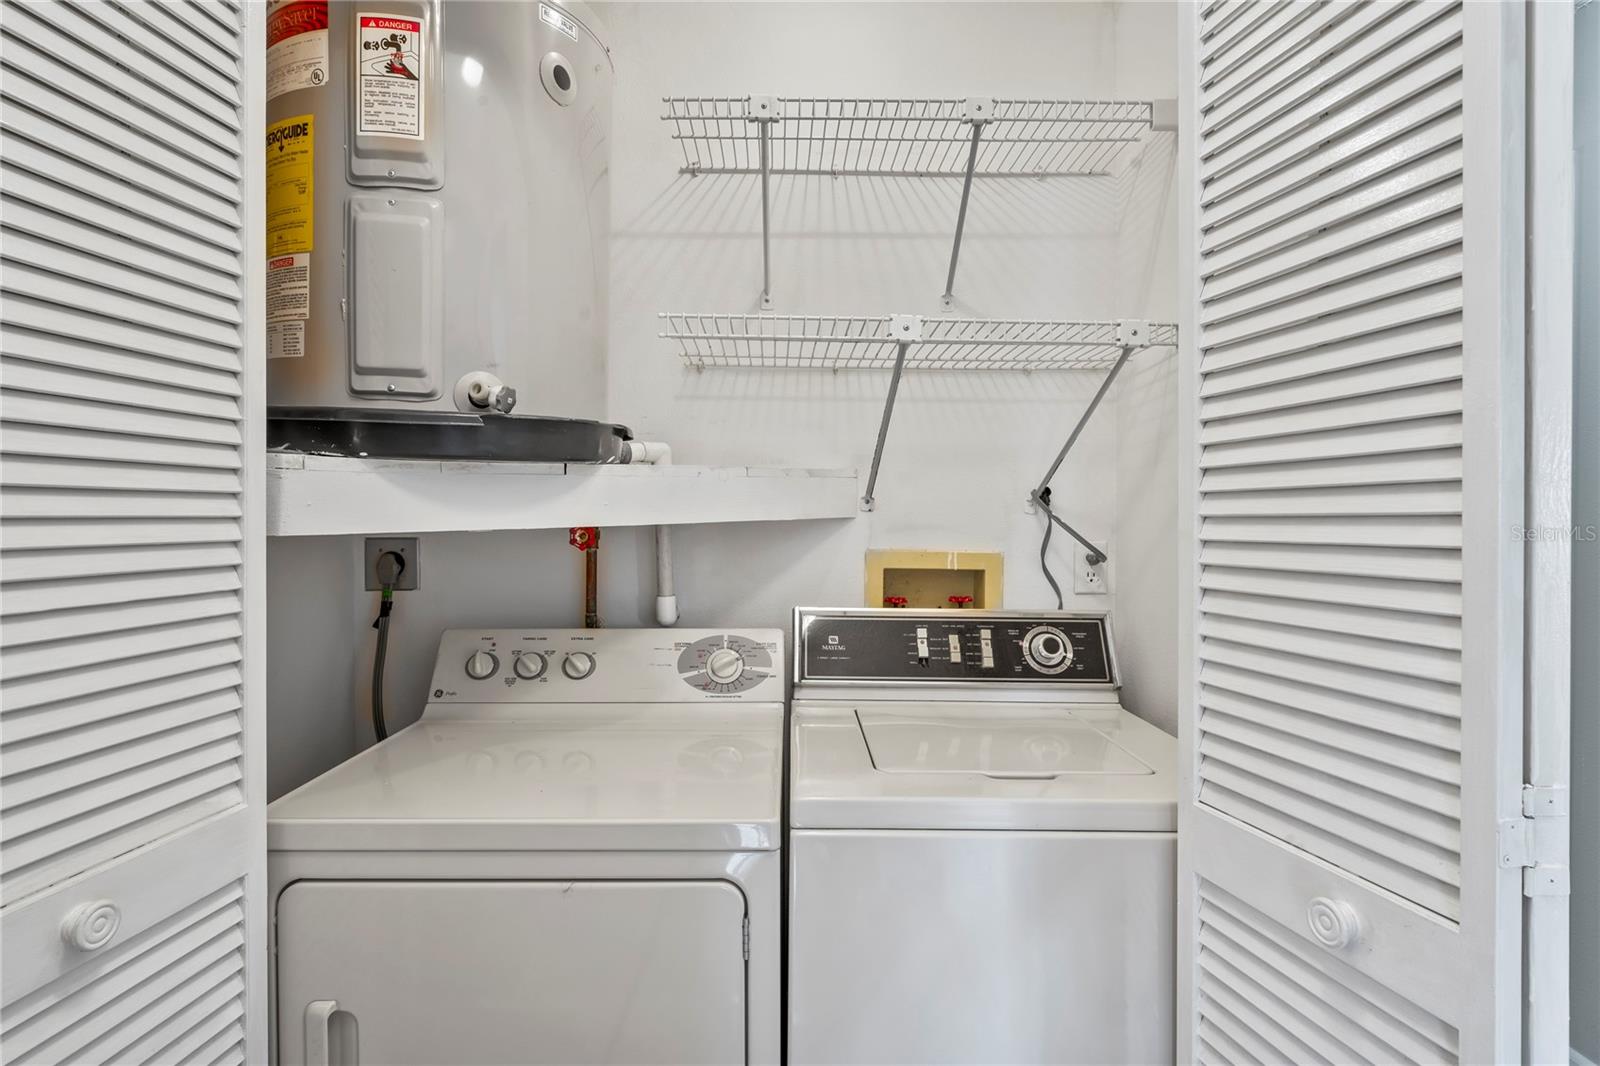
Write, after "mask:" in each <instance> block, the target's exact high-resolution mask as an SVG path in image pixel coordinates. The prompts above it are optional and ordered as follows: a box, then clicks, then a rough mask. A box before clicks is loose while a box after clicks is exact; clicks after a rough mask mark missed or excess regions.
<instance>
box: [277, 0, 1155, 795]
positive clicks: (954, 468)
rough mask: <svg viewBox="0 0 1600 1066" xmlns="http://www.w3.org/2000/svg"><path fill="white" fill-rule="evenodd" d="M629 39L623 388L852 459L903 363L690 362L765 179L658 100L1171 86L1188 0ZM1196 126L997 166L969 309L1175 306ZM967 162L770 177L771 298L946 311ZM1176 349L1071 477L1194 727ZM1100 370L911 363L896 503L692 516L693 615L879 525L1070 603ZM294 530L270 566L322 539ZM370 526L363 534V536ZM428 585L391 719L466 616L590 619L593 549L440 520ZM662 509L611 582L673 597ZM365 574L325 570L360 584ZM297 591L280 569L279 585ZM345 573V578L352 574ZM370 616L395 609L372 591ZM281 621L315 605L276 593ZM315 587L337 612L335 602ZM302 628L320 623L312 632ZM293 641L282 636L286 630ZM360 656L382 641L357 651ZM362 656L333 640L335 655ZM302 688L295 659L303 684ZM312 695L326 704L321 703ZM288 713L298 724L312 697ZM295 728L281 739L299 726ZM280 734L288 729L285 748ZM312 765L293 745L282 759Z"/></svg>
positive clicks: (622, 238) (1144, 677) (1082, 311)
mask: <svg viewBox="0 0 1600 1066" xmlns="http://www.w3.org/2000/svg"><path fill="white" fill-rule="evenodd" d="M599 8H600V10H601V12H602V16H603V18H604V19H605V20H606V22H607V24H608V35H609V41H610V44H611V47H612V52H613V55H614V56H615V60H616V66H617V92H616V105H615V107H616V111H615V135H614V144H613V156H612V195H613V205H612V218H613V226H614V232H613V243H612V270H611V300H610V305H611V321H610V370H609V374H610V381H609V403H610V410H609V411H608V412H607V413H606V415H607V417H609V418H611V419H614V420H617V421H621V422H624V423H626V424H628V425H630V426H631V427H632V428H633V430H634V432H635V434H636V435H638V436H640V437H646V438H663V439H666V440H669V441H670V442H671V443H672V445H673V449H674V456H675V459H676V461H679V462H684V463H708V464H729V463H752V464H764V465H790V466H853V467H857V468H859V469H860V470H861V471H862V473H863V475H865V472H866V469H867V467H868V465H869V464H870V460H871V453H872V445H873V441H874V437H875V433H876V429H877V423H878V418H879V414H880V412H881V408H882V402H883V394H884V389H885V387H886V385H887V374H885V373H869V372H854V373H841V374H838V375H834V374H831V373H828V372H771V371H768V372H751V371H707V372H703V373H696V372H693V371H687V370H684V369H682V368H681V367H680V366H679V364H678V361H677V359H676V357H675V356H674V355H673V354H672V351H671V349H670V348H669V347H668V345H667V344H666V343H665V342H664V341H662V340H660V339H659V338H658V337H657V331H658V329H659V326H658V323H657V321H656V317H655V316H656V313H657V312H660V311H705V312H740V311H753V310H756V309H757V303H758V296H759V291H760V284H761V282H760V266H761V245H760V233H761V230H760V201H759V192H758V190H759V186H758V183H757V181H756V180H755V179H753V178H748V177H735V176H727V177H722V176H700V177H694V178H690V177H685V176H681V175H679V174H678V172H677V171H678V167H679V165H680V164H681V161H682V157H681V155H680V153H679V150H678V147H677V145H676V144H675V143H674V142H673V141H672V140H671V139H670V138H669V136H668V132H669V130H668V127H667V125H666V124H665V123H663V122H661V121H660V114H661V97H663V96H667V95H744V94H747V93H761V92H769V93H775V94H779V95H783V94H792V95H806V94H810V95H879V96H883V95H893V96H915V95H927V96H940V97H945V96H966V95H973V94H980V93H981V94H990V95H995V96H1013V97H1015V96H1021V97H1029V96H1032V97H1056V98H1059V97H1069V98H1071V97H1088V98H1112V97H1117V96H1119V95H1125V96H1128V97H1130V98H1151V97H1157V96H1173V95H1175V86H1176V70H1175V66H1174V64H1175V61H1176V50H1175V33H1176V14H1175V10H1174V9H1173V7H1172V6H1171V5H1167V4H1130V5H1115V4H1073V3H1063V4H1007V3H976V4H941V3H889V4H868V3H846V4H823V3H815V4H812V3H734V4H696V3H689V4H668V3H661V4H656V3H651V4H603V5H599ZM1171 153H1172V144H1171V139H1170V137H1163V138H1160V139H1159V140H1158V143H1156V144H1155V145H1154V146H1153V148H1152V151H1151V152H1150V154H1149V155H1148V156H1147V157H1146V159H1145V160H1144V161H1143V163H1142V164H1141V165H1140V166H1138V167H1134V168H1131V169H1130V170H1129V171H1128V172H1127V173H1126V174H1124V175H1122V176H1120V177H1117V178H1086V179H1070V180H1062V179H1057V180H1052V181H1047V182H1035V181H1031V180H1030V181H1003V182H989V183H982V184H980V185H979V187H977V188H976V189H975V190H974V192H973V197H972V206H971V209H970V212H969V216H968V227H967V238H966V242H965V244H964V245H963V250H962V257H961V271H960V276H959V277H958V279H957V289H956V291H957V296H958V307H957V313H966V314H974V315H991V316H1015V317H1034V318H1075V317H1078V318H1096V319H1099V318H1115V317H1137V316H1145V317H1155V318H1162V319H1166V320H1172V319H1173V318H1174V317H1175V307H1176V303H1175V288H1176V286H1175V279H1174V277H1173V273H1172V272H1173V264H1174V260H1175V255H1174V252H1173V248H1174V241H1173V234H1172V227H1173V225H1174V220H1175V217H1176V216H1175V212H1174V211H1173V210H1172V208H1171V205H1170V198H1171V195H1172V180H1171V178H1172V154H1171ZM959 191H960V190H959V183H958V182H955V181H944V180H938V181H929V180H912V179H906V180H898V179H862V178H846V179H829V178H783V177H780V178H777V179H775V181H774V191H773V203H774V211H775V217H774V229H775V240H774V242H773V249H772V251H773V271H774V275H775V281H774V295H775V300H776V308H775V310H777V311H780V312H795V313H824V314H829V313H858V314H885V313H902V312H904V313H921V314H925V315H934V314H937V313H939V310H940V308H939V294H940V292H941V291H942V288H943V281H944V274H945V268H946V265H947V259H948V255H949V250H950V238H951V235H952V231H953V226H954V220H955V215H956V206H957V198H958V195H959ZM1171 364H1172V360H1171V358H1170V357H1166V358H1162V357H1159V356H1158V357H1148V356H1141V357H1139V361H1138V362H1136V363H1135V364H1133V365H1132V366H1131V367H1130V372H1129V374H1128V377H1127V384H1126V386H1119V395H1116V396H1115V397H1114V398H1113V399H1112V401H1111V402H1110V403H1109V404H1108V406H1107V408H1106V409H1104V410H1103V411H1102V412H1101V416H1100V417H1098V418H1097V419H1096V421H1095V422H1094V423H1092V424H1091V426H1090V428H1089V430H1088V431H1087V433H1086V434H1085V436H1084V437H1083V439H1082V440H1081V441H1080V443H1079V445H1078V447H1077V448H1076V449H1075V450H1074V453H1073V457H1072V458H1071V460H1070V461H1069V462H1068V464H1067V465H1066V466H1065V467H1064V468H1063V469H1062V471H1061V472H1060V474H1059V475H1058V476H1057V478H1056V479H1055V482H1054V485H1055V499H1056V503H1057V506H1058V508H1059V509H1060V511H1061V512H1062V514H1063V516H1064V517H1065V518H1066V519H1067V521H1069V522H1072V523H1073V524H1074V525H1076V526H1077V527H1078V528H1080V529H1081V530H1083V531H1084V532H1085V533H1086V534H1088V535H1090V536H1091V538H1102V539H1107V540H1109V543H1110V554H1111V557H1112V584H1113V591H1114V595H1113V596H1111V597H1109V601H1110V602H1108V598H1107V597H1085V598H1083V599H1082V600H1081V601H1077V602H1075V601H1074V598H1073V597H1072V595H1071V591H1070V590H1071V580H1070V573H1069V565H1070V541H1068V540H1067V538H1065V537H1061V536H1057V537H1056V538H1055V540H1054V543H1053V545H1052V565H1053V566H1054V568H1055V570H1056V573H1057V575H1058V578H1059V579H1060V580H1062V581H1063V583H1064V587H1065V588H1066V590H1067V606H1069V607H1071V606H1075V605H1076V606H1083V607H1090V608H1104V607H1111V608H1113V609H1114V610H1115V612H1116V613H1117V616H1118V633H1119V636H1120V638H1121V643H1120V649H1121V654H1122V660H1123V667H1124V672H1125V674H1126V675H1127V697H1128V702H1129V704H1130V706H1131V707H1132V708H1133V709H1134V710H1136V711H1138V712H1140V713H1143V714H1144V715H1146V716H1147V717H1149V718H1151V719H1152V720H1154V721H1156V722H1157V723H1159V724H1162V725H1164V726H1166V727H1167V728H1168V729H1173V728H1175V710H1174V699H1175V679H1174V676H1173V665H1172V659H1173V655H1174V644H1173V642H1174V640H1175V629H1174V618H1173V610H1174V606H1173V605H1174V603H1175V597H1174V592H1175V590H1174V588H1173V587H1172V583H1173V581H1174V580H1175V558H1176V556H1175V545H1174V543H1173V540H1172V515H1173V512H1174V507H1175V498H1174V492H1175V476H1174V470H1173V460H1172V455H1173V451H1172V449H1173V437H1172V431H1173V418H1174V416H1175V408H1176V404H1175V396H1174V388H1173V383H1172V365H1171ZM1097 385H1098V378H1097V376H1095V375H1089V374H1039V375H1032V376H1024V375H1020V374H1012V375H1000V374H992V375H971V374H966V375H958V374H921V375H908V376H907V379H906V381H905V383H904V385H903V386H902V389H901V399H900V403H899V405H898V406H897V408H896V412H895V418H894V424H893V427H892V430H891V433H890V438H889V443H888V449H887V452H886V455H885V458H884V463H883V471H882V474H881V478H880V482H879V487H878V497H879V505H878V509H877V510H876V511H875V512H874V513H872V514H870V515H862V516H860V517H858V518H855V519H853V520H848V521H839V522H812V523H787V524H771V525H767V524H761V525H748V526H700V527H686V528H683V529H681V530H680V531H679V532H678V533H677V534H676V537H675V541H674V546H675V549H676V552H677V557H678V566H679V571H678V582H679V592H680V598H681V605H682V610H683V624H684V625H720V624H731V625H746V626H758V625H759V626H781V625H785V624H786V623H787V620H788V616H789V612H790V609H791V608H793V607H794V606H795V605H797V604H822V605H854V604H859V603H860V602H861V590H862V562H863V555H864V553H865V551H866V550H867V549H868V548H871V547H926V548H955V549H969V550H998V551H1002V552H1004V553H1005V555H1006V592H1005V594H1006V606H1007V607H1012V608H1026V607H1052V606H1054V602H1053V599H1052V598H1051V597H1050V593H1049V589H1048V586H1047V585H1046V583H1045V581H1044V579H1043V577H1042V576H1041V575H1040V572H1039V567H1038V547H1039V537H1040V534H1041V532H1042V527H1041V522H1042V521H1043V519H1042V518H1041V517H1040V516H1036V515H1029V514H1027V513H1026V512H1025V510H1024V507H1023V501H1024V499H1025V498H1026V496H1027V493H1028V490H1029V489H1030V488H1031V487H1032V484H1033V482H1034V481H1035V480H1036V479H1037V478H1038V477H1039V476H1040V475H1041V474H1042V473H1043V471H1044V468H1045V467H1046V466H1047V464H1048V462H1049V459H1050V457H1051V456H1052V455H1053V454H1054V452H1055V450H1056V449H1057V448H1058V447H1059V446H1060V444H1061V442H1062V440H1063V439H1064V438H1065V434H1066V432H1067V430H1068V429H1069V428H1070V426H1071V424H1072V422H1073V420H1074V419H1075V418H1076V417H1077V414H1078V412H1079V411H1080V410H1081V409H1082V406H1083V404H1084V403H1085V402H1086V401H1087V399H1088V397H1089V396H1090V395H1091V394H1092V393H1093V391H1094V389H1095V388H1096V386H1097ZM303 550H304V551H307V552H310V553H311V554H312V555H313V556H316V557H318V558H321V556H320V555H319V554H318V553H320V552H323V551H324V550H325V549H324V548H322V546H320V545H310V546H305V547H304V548H302V547H301V546H299V545H285V544H280V545H278V546H276V547H275V550H274V553H273V558H272V563H273V573H274V576H275V579H276V575H278V574H279V573H280V572H285V573H294V572H299V571H301V570H302V569H303V567H302V563H301V562H300V558H299V557H300V554H301V552H302V551H303ZM353 551H354V548H352V549H351V550H350V551H349V552H346V555H347V556H348V557H349V558H350V559H351V560H352V565H354V562H353V561H354V559H355V556H354V554H352V553H353ZM422 556H423V558H422V575H423V588H422V590H421V591H420V592H418V593H410V594H404V595H402V596H401V597H398V600H399V603H398V607H397V610H396V615H395V621H394V627H393V634H392V637H391V659H390V661H391V674H390V685H389V690H388V691H389V692H390V693H391V696H390V703H391V713H390V722H391V725H395V724H405V723H406V722H409V721H410V720H412V719H413V718H414V716H415V715H416V714H417V713H419V712H420V710H421V705H422V702H423V694H424V692H425V689H426V682H427V674H428V671H429V669H430V668H431V663H432V657H433V652H434V648H435V643H436V640H437V636H438V632H439V630H440V629H441V628H444V627H446V626H449V625H465V624H506V625H573V624H577V623H578V620H579V618H580V604H579V595H580V581H581V563H580V560H579V557H578V555H577V553H576V552H574V551H572V550H571V549H570V548H568V547H567V546H566V542H565V535H564V534H556V533H538V534H492V535H482V534H476V535H465V534H462V535H443V536H430V537H427V538H424V541H423V544H422ZM650 573H651V571H650V539H649V534H648V531H633V530H625V529H608V530H606V531H605V534H604V539H603V542H602V610H603V615H604V618H605V621H606V622H607V623H608V624H610V625H614V626H627V625H640V624H648V620H649V618H650V604H651V602H652V601H651V591H650V589H649V587H648V583H649V580H650ZM341 594H342V593H338V592H334V591H330V592H328V593H327V594H326V595H327V596H328V597H330V598H336V597H337V596H338V595H341ZM280 599H282V597H280ZM347 602H348V601H347ZM354 602H355V605H356V606H355V612H356V613H357V614H359V615H361V616H362V622H361V625H362V626H365V625H366V624H368V623H369V622H370V618H371V613H372V611H373V610H375V600H374V597H373V596H372V595H371V594H361V593H357V594H356V595H355V597H354ZM273 609H274V611H275V612H276V613H275V616H274V617H275V624H277V625H279V626H282V627H284V628H285V629H292V630H294V631H296V632H297V633H300V632H301V630H300V628H299V623H298V621H297V620H295V619H291V618H289V617H286V615H287V612H290V611H295V610H297V609H303V610H305V611H307V612H309V611H310V608H309V607H306V608H296V607H284V608H282V609H281V610H280V608H279V604H278V602H277V601H275V602H274V605H273ZM317 610H318V612H319V615H320V616H319V618H318V619H316V620H313V618H312V616H311V614H310V613H306V614H305V622H306V624H307V625H311V624H313V622H314V624H315V625H317V626H320V625H322V624H325V617H326V614H334V615H337V614H339V610H338V609H336V605H333V604H331V603H330V605H328V606H327V607H326V608H320V607H319V608H318V609H317ZM310 639H311V638H309V637H302V638H301V643H305V642H306V641H307V640H310ZM357 639H358V641H359V647H360V648H361V652H360V655H359V656H353V655H352V654H351V649H349V648H348V647H345V646H343V645H341V644H339V643H338V642H337V641H335V642H331V643H330V644H329V650H330V655H332V656H334V657H343V659H344V662H343V669H344V671H345V677H346V679H347V682H346V684H345V685H344V686H343V688H342V690H341V691H339V692H337V693H336V698H339V699H343V698H349V699H350V700H351V701H352V702H351V704H350V705H349V706H350V707H351V708H352V709H351V710H349V711H347V712H345V713H346V718H345V726H344V728H343V729H342V730H331V731H328V732H326V734H325V738H326V741H325V744H324V745H323V750H322V751H321V752H320V754H319V755H317V756H316V757H309V756H305V755H296V757H295V760H296V761H295V763H294V765H295V766H296V767H299V768H310V767H314V766H317V765H321V764H324V763H326V762H327V761H329V759H330V758H334V759H336V758H337V757H342V756H343V755H344V754H346V753H348V751H349V750H351V746H352V745H354V744H356V743H358V742H363V741H364V739H365V738H366V737H367V736H368V735H369V734H368V733H367V731H366V728H365V717H366V714H367V709H366V700H365V695H364V689H365V678H364V672H365V670H366V669H367V668H368V666H369V662H370V660H368V659H367V658H366V657H367V656H369V655H370V647H371V639H370V633H369V632H368V631H365V630H364V629H363V630H362V631H360V632H359V633H358V635H357ZM273 651H274V663H275V665H276V664H277V662H278V660H279V658H280V657H281V656H280V654H279V649H277V648H276V647H275V648H274V649H273ZM352 658H356V659H358V661H356V662H352V661H351V660H352ZM329 668H330V669H333V672H334V673H337V670H338V664H336V663H335V664H329ZM282 691H283V692H287V691H288V688H287V687H285V688H284V689H282ZM272 713H273V716H274V720H275V721H283V722H285V723H286V724H285V725H284V726H283V731H284V734H285V735H286V736H287V735H289V734H291V733H292V734H293V735H294V736H295V737H296V740H295V743H294V746H295V747H296V749H299V748H301V747H303V746H304V745H305V744H308V743H310V741H309V740H303V739H301V738H306V737H310V736H312V735H313V734H315V735H319V736H322V735H324V734H323V733H321V732H320V731H321V730H322V729H323V728H324V726H323V724H322V723H324V722H325V721H327V720H328V719H329V718H330V717H337V712H336V711H335V710H333V709H327V710H323V709H321V708H319V709H318V710H316V711H315V712H310V711H307V710H306V709H305V708H304V707H302V706H299V705H297V704H294V703H293V702H292V701H289V700H287V699H279V698H278V693H276V692H275V694H274V700H273V708H272ZM310 714H314V715H315V717H316V725H315V726H310V725H307V724H306V723H305V721H304V720H305V719H306V717H307V716H308V715H310ZM291 719H293V720H294V724H293V725H289V724H287V723H288V722H289V720H291ZM275 751H276V748H275ZM285 758H288V756H287V755H286V756H285ZM292 776H294V775H293V774H290V773H289V772H288V771H285V774H284V775H282V776H276V775H275V777H274V782H275V784H276V783H278V782H279V781H280V780H286V779H287V778H288V777H292Z"/></svg>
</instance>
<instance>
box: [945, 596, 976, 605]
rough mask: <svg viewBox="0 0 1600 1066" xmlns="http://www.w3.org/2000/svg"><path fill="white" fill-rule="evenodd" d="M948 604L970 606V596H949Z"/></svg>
mask: <svg viewBox="0 0 1600 1066" xmlns="http://www.w3.org/2000/svg"><path fill="white" fill-rule="evenodd" d="M950 606H952V607H957V608H960V607H970V606H972V597H971V596H951V597H950Z"/></svg>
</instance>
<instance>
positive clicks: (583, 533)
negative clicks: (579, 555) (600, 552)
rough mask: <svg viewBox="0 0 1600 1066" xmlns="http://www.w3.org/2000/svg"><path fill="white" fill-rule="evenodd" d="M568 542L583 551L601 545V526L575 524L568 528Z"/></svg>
mask: <svg viewBox="0 0 1600 1066" xmlns="http://www.w3.org/2000/svg"><path fill="white" fill-rule="evenodd" d="M567 543H568V544H570V545H572V546H573V547H574V548H577V549H578V550H579V551H581V552H586V551H588V550H590V549H591V548H598V547H600V527H599V526H573V527H572V528H571V529H569V530H567Z"/></svg>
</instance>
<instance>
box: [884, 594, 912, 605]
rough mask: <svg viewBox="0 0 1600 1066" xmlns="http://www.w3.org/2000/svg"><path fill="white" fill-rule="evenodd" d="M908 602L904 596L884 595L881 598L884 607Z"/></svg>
mask: <svg viewBox="0 0 1600 1066" xmlns="http://www.w3.org/2000/svg"><path fill="white" fill-rule="evenodd" d="M909 602H910V601H909V600H907V599H906V598H905V597H904V596H885V597H884V598H883V605H884V606H885V607H904V606H905V605H906V604H907V603H909Z"/></svg>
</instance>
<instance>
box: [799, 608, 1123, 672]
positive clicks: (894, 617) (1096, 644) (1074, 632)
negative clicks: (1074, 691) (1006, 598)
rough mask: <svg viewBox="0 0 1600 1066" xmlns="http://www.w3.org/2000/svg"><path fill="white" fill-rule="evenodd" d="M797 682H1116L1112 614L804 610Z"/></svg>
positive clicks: (800, 633) (802, 613)
mask: <svg viewBox="0 0 1600 1066" xmlns="http://www.w3.org/2000/svg"><path fill="white" fill-rule="evenodd" d="M795 680H796V681H850V682H854V681H898V682H919V681H927V682H942V683H949V682H978V681H1002V682H1014V683H1027V684H1062V685H1083V686H1099V687H1115V686H1116V684H1117V672H1116V663H1115V661H1114V658H1113V656H1112V652H1111V635H1110V624H1109V621H1108V620H1107V618H1106V616H1105V615H1104V614H1079V613H1071V612H1065V611H1038V612H1014V611H964V610H951V611H907V610H903V609H902V610H896V609H889V610H868V609H856V610H852V609H841V610H827V609H821V608H808V607H802V608H800V609H798V610H797V611H796V612H795Z"/></svg>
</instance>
